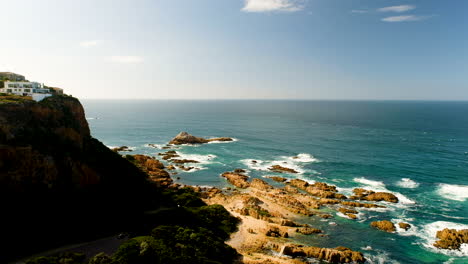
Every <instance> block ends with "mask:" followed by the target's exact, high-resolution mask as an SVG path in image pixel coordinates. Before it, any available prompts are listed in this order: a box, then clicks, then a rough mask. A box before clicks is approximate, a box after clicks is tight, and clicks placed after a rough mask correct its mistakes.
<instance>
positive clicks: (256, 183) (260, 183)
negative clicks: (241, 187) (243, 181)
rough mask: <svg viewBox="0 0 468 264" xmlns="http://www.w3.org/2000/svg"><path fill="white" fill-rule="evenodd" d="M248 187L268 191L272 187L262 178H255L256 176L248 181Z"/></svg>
mask: <svg viewBox="0 0 468 264" xmlns="http://www.w3.org/2000/svg"><path fill="white" fill-rule="evenodd" d="M250 187H251V188H255V189H259V190H262V191H269V190H272V189H273V186H271V185H270V184H268V183H266V182H265V181H264V180H261V179H257V178H255V179H253V180H252V182H250Z"/></svg>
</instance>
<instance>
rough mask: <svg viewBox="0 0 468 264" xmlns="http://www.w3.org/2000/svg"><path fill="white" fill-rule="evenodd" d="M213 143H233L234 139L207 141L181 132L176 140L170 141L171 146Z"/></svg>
mask: <svg viewBox="0 0 468 264" xmlns="http://www.w3.org/2000/svg"><path fill="white" fill-rule="evenodd" d="M213 141H233V139H232V138H229V137H219V138H210V139H205V138H202V137H196V136H193V135H190V134H189V133H187V132H180V133H179V134H178V135H177V136H176V137H175V138H173V139H172V140H171V141H169V144H171V145H184V144H205V143H209V142H213Z"/></svg>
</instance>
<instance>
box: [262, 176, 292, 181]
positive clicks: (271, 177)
mask: <svg viewBox="0 0 468 264" xmlns="http://www.w3.org/2000/svg"><path fill="white" fill-rule="evenodd" d="M267 178H270V179H272V180H274V181H275V182H285V181H287V180H288V179H286V178H283V177H278V176H268V177H267Z"/></svg>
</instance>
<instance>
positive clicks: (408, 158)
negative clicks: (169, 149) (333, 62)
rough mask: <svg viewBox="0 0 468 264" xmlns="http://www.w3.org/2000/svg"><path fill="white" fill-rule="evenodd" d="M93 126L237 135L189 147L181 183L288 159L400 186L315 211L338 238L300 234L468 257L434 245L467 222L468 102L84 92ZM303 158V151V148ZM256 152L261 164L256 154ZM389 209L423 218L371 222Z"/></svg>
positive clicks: (365, 183) (342, 181) (413, 253)
mask: <svg viewBox="0 0 468 264" xmlns="http://www.w3.org/2000/svg"><path fill="white" fill-rule="evenodd" d="M82 103H83V105H84V106H85V110H86V115H87V118H88V122H89V124H90V127H91V131H92V134H93V136H95V137H96V138H98V139H99V140H101V141H102V142H104V143H105V144H106V145H108V146H121V145H127V146H130V147H132V148H134V153H144V154H150V155H156V154H157V153H158V152H161V150H159V149H155V148H151V147H148V146H147V144H150V143H151V144H161V145H163V144H165V143H167V142H168V141H169V140H170V139H171V138H172V137H174V136H175V135H176V134H178V133H179V132H180V131H187V132H189V133H191V134H193V135H196V136H202V137H207V138H209V137H220V136H227V137H233V138H235V139H236V141H235V142H230V143H219V144H206V145H201V146H184V147H182V148H180V149H178V151H179V152H181V153H182V154H183V155H184V156H186V157H187V158H193V159H196V160H200V161H202V163H200V164H195V165H196V166H197V167H198V168H199V170H196V171H194V172H188V173H184V172H180V173H179V174H178V175H177V176H179V177H180V180H179V181H180V182H181V183H185V184H192V185H203V186H220V187H223V186H226V185H227V184H226V181H225V180H224V179H222V178H221V177H220V176H219V175H220V174H221V173H223V172H225V171H230V170H233V169H235V168H244V169H248V170H249V173H248V174H249V175H250V176H252V177H262V176H265V175H273V174H274V173H271V172H268V171H265V170H264V169H265V168H267V167H268V166H270V165H271V164H283V163H284V162H286V165H285V166H287V167H293V168H295V169H297V170H299V171H300V172H301V174H299V175H285V176H286V177H289V178H295V177H298V178H302V179H307V180H315V181H321V182H327V183H330V184H333V185H336V186H338V187H339V188H340V189H341V192H342V193H345V194H349V193H350V192H351V190H352V189H353V188H355V187H364V188H369V189H373V190H385V191H390V192H393V193H395V194H396V195H397V196H398V197H399V199H400V201H401V202H400V203H399V204H396V205H388V209H386V210H381V211H371V210H360V212H361V213H360V214H359V219H358V220H357V221H353V220H350V219H347V218H344V217H341V216H339V215H336V212H334V213H333V214H335V217H334V218H333V219H330V220H327V221H325V220H320V219H318V218H315V217H312V218H309V219H304V221H308V222H310V223H311V224H313V225H314V226H316V227H319V228H322V229H324V230H325V231H326V234H328V235H329V236H327V237H316V236H299V237H297V239H298V240H301V241H303V242H307V243H310V244H318V245H321V246H330V247H336V246H339V245H342V246H347V247H350V248H352V249H354V250H360V251H362V252H363V253H365V255H366V257H367V258H368V259H369V263H468V245H467V247H464V248H463V249H462V250H461V251H451V252H450V251H442V250H437V249H435V248H433V247H432V246H431V244H432V243H433V242H434V238H435V232H436V230H440V229H443V228H445V227H450V228H458V229H460V228H468V102H391V101H389V102H385V101H382V102H359V101H150V100H148V101H117V100H83V101H82ZM299 154H301V155H300V156H299V157H300V158H299V159H292V157H293V156H296V155H299ZM252 159H254V160H257V161H258V163H257V164H258V165H257V166H252V163H251V162H250V160H252ZM383 219H388V220H392V221H393V222H395V223H398V222H400V221H405V222H408V223H410V224H411V225H412V226H413V228H412V229H411V230H409V231H407V232H404V231H402V230H398V232H397V233H394V234H388V233H384V232H381V231H377V230H374V229H372V228H370V227H369V223H370V222H371V221H375V220H383Z"/></svg>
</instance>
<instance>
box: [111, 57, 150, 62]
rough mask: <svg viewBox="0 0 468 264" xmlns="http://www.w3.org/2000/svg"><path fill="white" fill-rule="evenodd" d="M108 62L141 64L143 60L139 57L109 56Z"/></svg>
mask: <svg viewBox="0 0 468 264" xmlns="http://www.w3.org/2000/svg"><path fill="white" fill-rule="evenodd" d="M109 60H110V61H113V62H118V63H141V62H143V60H144V59H143V58H142V57H139V56H111V57H109Z"/></svg>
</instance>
